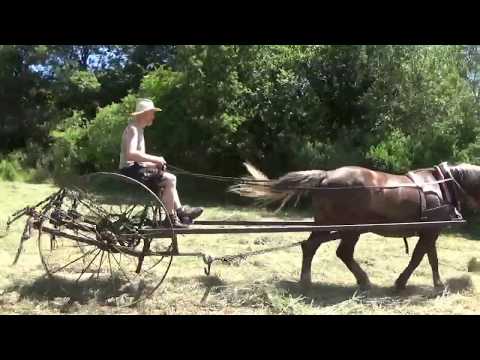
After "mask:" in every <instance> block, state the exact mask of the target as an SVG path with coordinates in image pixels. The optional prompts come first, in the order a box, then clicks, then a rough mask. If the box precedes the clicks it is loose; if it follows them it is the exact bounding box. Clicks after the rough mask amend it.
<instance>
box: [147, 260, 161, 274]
mask: <svg viewBox="0 0 480 360" xmlns="http://www.w3.org/2000/svg"><path fill="white" fill-rule="evenodd" d="M164 258H165V256H162V257H161V258H160V260H158V261H157V262H156V263H155V264H153V265H152V266H150V267H149V268H148V269H146V270H144V271H145V272H146V273H149V274H150V272H151V271H152V270H153V269H154V268H155V267H157V266H158V264H160V263H161V262H162V261H163V259H164Z"/></svg>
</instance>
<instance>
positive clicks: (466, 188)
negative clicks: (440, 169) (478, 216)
mask: <svg viewBox="0 0 480 360" xmlns="http://www.w3.org/2000/svg"><path fill="white" fill-rule="evenodd" d="M449 170H450V172H451V174H452V177H453V178H454V180H455V183H456V184H455V185H456V186H457V188H458V189H459V191H458V195H459V196H460V197H461V198H462V199H463V201H464V202H465V203H466V204H467V205H468V206H469V207H471V208H473V209H480V166H477V165H471V164H465V163H463V164H459V165H453V166H450V167H449Z"/></svg>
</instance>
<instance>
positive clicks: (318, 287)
mask: <svg viewBox="0 0 480 360" xmlns="http://www.w3.org/2000/svg"><path fill="white" fill-rule="evenodd" d="M274 285H275V287H276V288H277V289H278V290H280V291H282V292H284V293H285V294H287V295H290V296H292V297H295V298H296V297H303V301H304V302H305V303H306V304H312V305H313V306H320V307H324V306H332V305H336V304H339V303H342V302H344V301H347V300H350V299H352V298H356V299H358V301H359V302H371V303H374V302H377V303H383V304H385V305H387V304H391V305H398V304H399V303H402V302H409V303H422V302H425V301H428V300H431V299H434V298H437V297H440V296H444V295H448V294H456V293H464V292H468V291H471V290H473V283H472V280H471V278H470V276H468V275H465V276H461V277H458V278H450V279H448V280H447V281H446V283H445V285H446V286H445V289H435V288H433V287H432V286H426V285H425V286H418V285H407V287H406V289H405V290H402V291H397V290H396V289H395V288H394V287H393V286H376V285H372V288H371V289H370V290H368V291H359V290H358V287H357V286H355V285H352V286H344V285H338V284H333V283H314V284H312V285H311V286H310V288H309V289H304V288H303V287H302V286H301V285H300V283H299V282H294V281H287V280H282V281H278V282H277V283H275V284H274Z"/></svg>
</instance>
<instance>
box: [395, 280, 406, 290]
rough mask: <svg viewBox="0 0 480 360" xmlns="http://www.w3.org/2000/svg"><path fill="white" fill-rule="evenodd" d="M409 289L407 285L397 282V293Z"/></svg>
mask: <svg viewBox="0 0 480 360" xmlns="http://www.w3.org/2000/svg"><path fill="white" fill-rule="evenodd" d="M406 288H407V286H406V284H405V283H400V282H395V286H394V289H395V291H396V292H401V291H404V290H405V289H406Z"/></svg>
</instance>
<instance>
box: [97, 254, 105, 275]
mask: <svg viewBox="0 0 480 360" xmlns="http://www.w3.org/2000/svg"><path fill="white" fill-rule="evenodd" d="M104 255H105V251H102V256H101V257H100V265H99V266H98V269H97V280H98V277H99V276H100V269H101V268H102V264H103V256H104Z"/></svg>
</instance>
